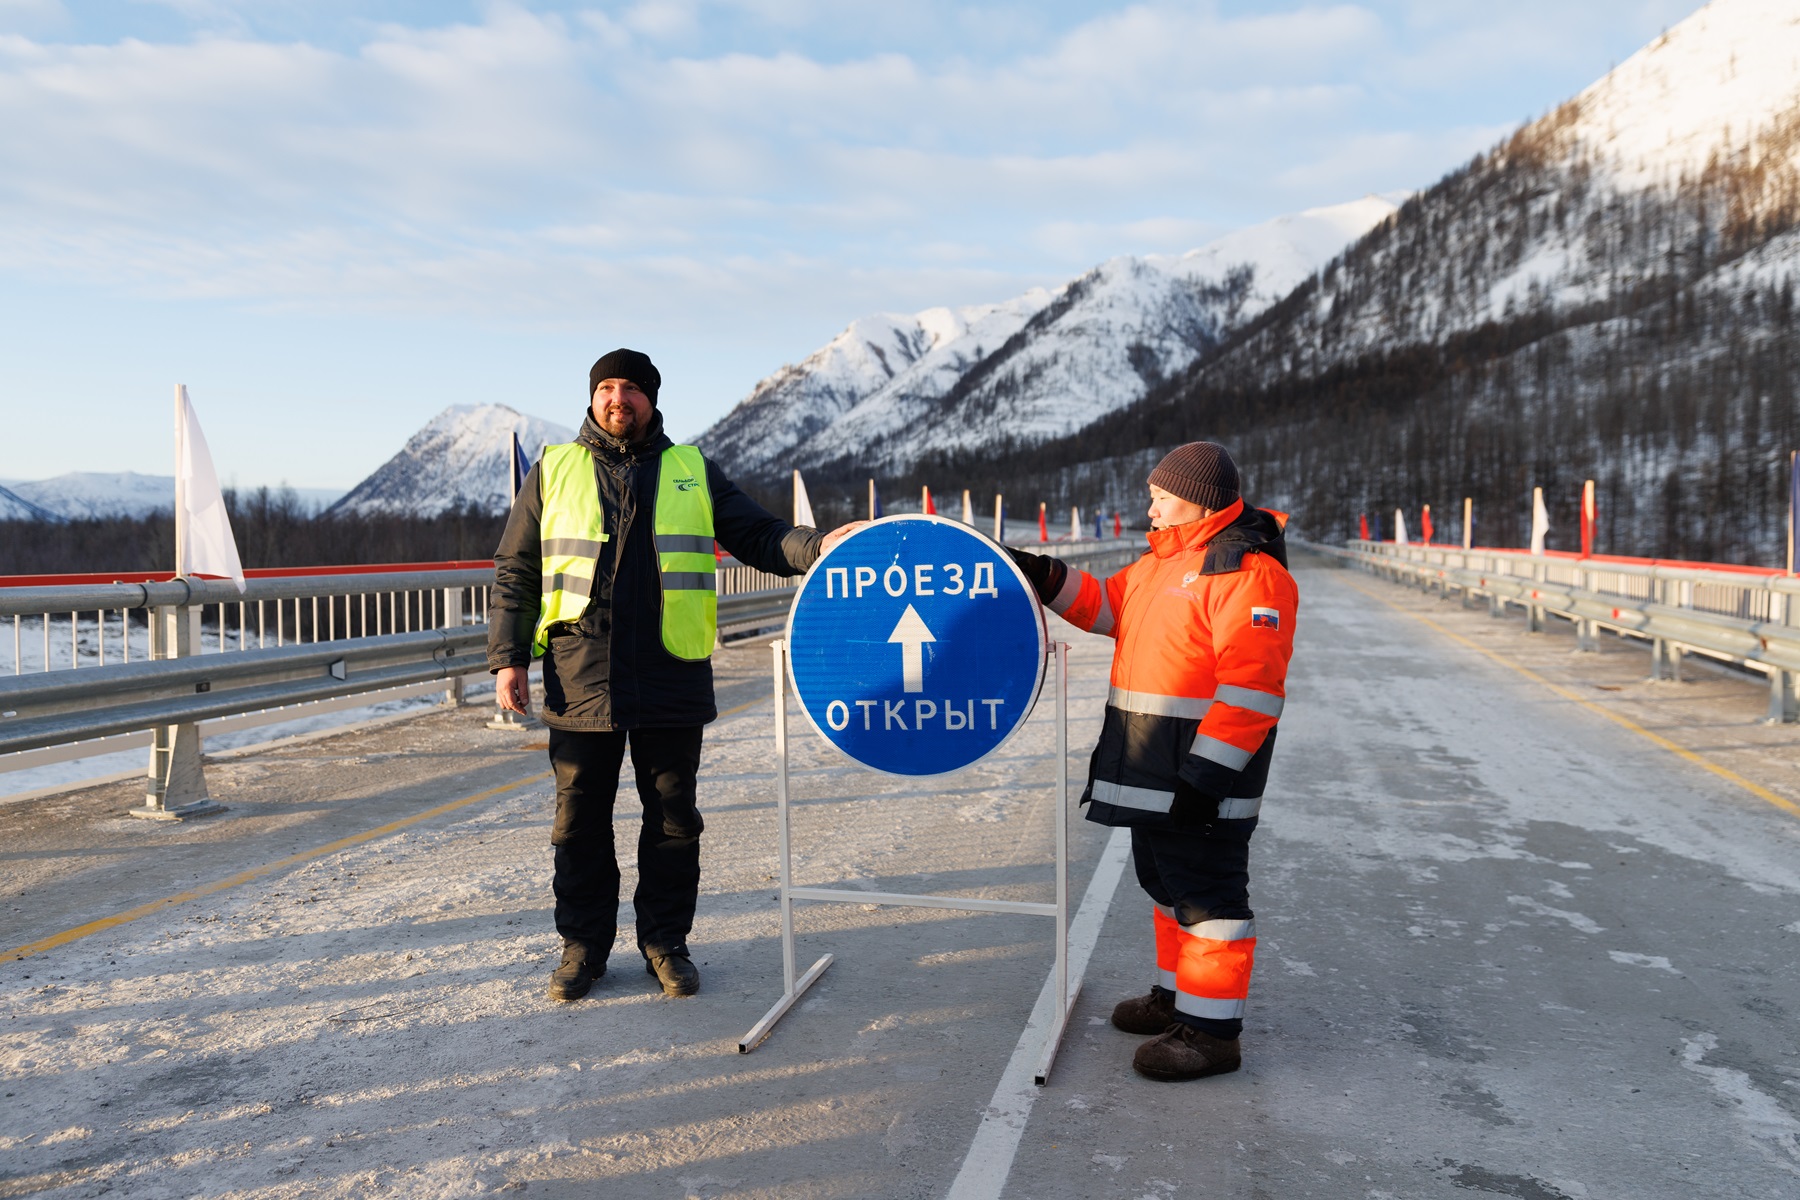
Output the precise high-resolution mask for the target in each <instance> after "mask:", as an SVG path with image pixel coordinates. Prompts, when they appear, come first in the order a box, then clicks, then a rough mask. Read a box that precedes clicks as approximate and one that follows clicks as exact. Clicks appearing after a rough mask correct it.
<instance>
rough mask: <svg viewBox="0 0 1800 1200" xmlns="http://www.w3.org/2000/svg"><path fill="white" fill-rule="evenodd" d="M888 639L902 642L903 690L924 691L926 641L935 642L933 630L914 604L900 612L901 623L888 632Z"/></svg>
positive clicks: (901, 673)
mask: <svg viewBox="0 0 1800 1200" xmlns="http://www.w3.org/2000/svg"><path fill="white" fill-rule="evenodd" d="M888 641H889V642H890V643H892V642H899V643H900V678H901V688H900V690H901V691H903V692H922V691H924V690H925V649H924V647H925V643H926V642H935V641H937V639H936V638H935V637H933V636H931V630H929V629H927V628H925V622H924V620H923V619H922V618H921V617H920V616H919V613H918V610H917V609H915V608H914V607H913V606H912V605H910V604H909V605H907V606H906V611H905V612H903V613H901V614H900V622H899V624H897V625H895V626H894V632H892V633H890V634H888Z"/></svg>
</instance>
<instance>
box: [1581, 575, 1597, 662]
mask: <svg viewBox="0 0 1800 1200" xmlns="http://www.w3.org/2000/svg"><path fill="white" fill-rule="evenodd" d="M1575 587H1576V590H1577V591H1582V592H1591V591H1593V590H1594V578H1593V574H1592V572H1590V571H1589V570H1588V569H1587V568H1586V567H1577V568H1575ZM1575 649H1577V650H1585V651H1589V652H1592V651H1596V650H1598V649H1600V626H1599V624H1598V623H1596V622H1595V620H1594V619H1593V618H1592V617H1578V618H1576V621H1575Z"/></svg>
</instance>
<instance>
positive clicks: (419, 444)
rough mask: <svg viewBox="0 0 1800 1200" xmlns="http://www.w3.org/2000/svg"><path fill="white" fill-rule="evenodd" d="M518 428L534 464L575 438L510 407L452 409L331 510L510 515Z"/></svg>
mask: <svg viewBox="0 0 1800 1200" xmlns="http://www.w3.org/2000/svg"><path fill="white" fill-rule="evenodd" d="M515 430H516V431H517V432H518V434H519V442H520V444H521V445H522V446H523V447H524V449H525V453H526V455H527V457H529V458H532V459H533V460H535V459H536V458H537V456H538V455H539V453H540V452H541V451H542V450H543V448H544V446H545V445H547V444H549V443H552V442H568V441H573V440H574V438H575V434H574V431H573V430H570V429H567V428H565V427H564V426H561V425H558V424H556V423H554V422H552V421H546V420H543V419H542V418H539V417H531V416H526V415H525V414H523V413H521V412H518V411H516V410H515V409H511V408H508V407H507V406H506V405H504V404H479V405H475V404H457V405H452V406H451V407H449V408H446V409H445V410H444V411H443V412H441V413H439V414H438V415H437V416H435V417H433V418H432V419H431V420H430V421H429V422H427V423H426V424H425V426H424V427H423V428H422V429H420V430H419V431H418V432H417V433H415V434H413V435H412V437H411V438H409V439H408V440H407V443H406V446H405V447H404V448H403V449H402V450H401V451H400V453H398V454H396V455H394V457H392V458H390V459H388V461H387V462H385V463H383V464H382V465H381V466H380V467H379V468H377V469H376V471H375V472H374V474H372V475H370V476H369V477H368V478H367V479H365V480H363V481H362V482H361V483H359V484H357V485H356V486H355V487H354V488H352V489H351V490H350V491H349V493H348V494H346V495H345V496H344V498H343V499H341V500H339V501H338V502H337V503H336V504H334V505H332V506H331V508H330V509H329V510H327V511H329V512H333V513H352V514H356V515H359V516H369V515H374V514H378V513H404V514H410V515H414V516H425V517H429V516H436V515H437V514H438V513H441V512H445V511H447V510H450V509H457V508H463V507H466V506H471V505H472V506H474V507H475V508H477V509H480V510H481V511H483V512H488V513H504V512H505V511H506V510H507V509H508V508H509V507H510V506H511V504H512V485H511V479H512V475H511V467H510V465H509V462H508V460H509V457H510V456H511V454H512V436H511V435H512V433H513V432H514V431H515Z"/></svg>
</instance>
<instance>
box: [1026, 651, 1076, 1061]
mask: <svg viewBox="0 0 1800 1200" xmlns="http://www.w3.org/2000/svg"><path fill="white" fill-rule="evenodd" d="M1051 653H1052V654H1053V655H1054V656H1055V658H1056V807H1055V810H1054V812H1055V822H1056V1013H1055V1015H1054V1016H1053V1017H1052V1018H1051V1020H1050V1027H1049V1028H1048V1029H1046V1030H1045V1031H1044V1049H1043V1051H1042V1052H1041V1053H1040V1054H1039V1055H1038V1064H1037V1070H1036V1071H1034V1072H1032V1081H1033V1082H1034V1083H1036V1084H1037V1085H1038V1086H1039V1087H1044V1086H1046V1085H1047V1084H1048V1083H1049V1082H1050V1068H1051V1067H1052V1066H1053V1065H1054V1064H1055V1062H1056V1052H1057V1051H1058V1050H1059V1049H1061V1048H1062V1039H1063V1032H1064V1030H1066V1029H1067V1028H1068V1025H1069V1016H1070V1014H1071V1013H1073V1012H1074V1010H1075V1000H1076V997H1077V996H1079V995H1080V993H1081V981H1080V980H1076V981H1075V985H1074V987H1073V989H1071V988H1070V986H1069V643H1067V642H1053V643H1052V644H1051Z"/></svg>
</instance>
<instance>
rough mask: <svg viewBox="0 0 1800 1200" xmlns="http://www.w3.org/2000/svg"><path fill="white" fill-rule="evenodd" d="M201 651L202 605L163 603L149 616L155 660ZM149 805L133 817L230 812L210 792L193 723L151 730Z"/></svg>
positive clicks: (146, 791)
mask: <svg viewBox="0 0 1800 1200" xmlns="http://www.w3.org/2000/svg"><path fill="white" fill-rule="evenodd" d="M199 647H200V609H199V606H197V605H189V604H181V605H162V606H159V607H157V608H155V609H152V610H151V612H150V657H151V658H186V657H188V656H189V655H192V654H195V653H197V652H198V650H199ZM146 785H147V786H146V787H145V789H144V806H143V807H142V808H134V809H130V810H129V811H130V813H131V815H132V816H134V817H144V818H146V819H148V820H152V821H180V820H184V819H186V818H188V817H203V816H209V815H211V814H213V813H221V812H224V811H225V806H224V805H222V804H215V803H214V802H213V800H212V799H211V797H210V796H208V795H207V791H206V768H205V767H204V765H202V763H201V761H200V727H199V726H198V725H196V724H193V723H191V722H190V723H187V724H183V725H160V726H158V727H157V728H155V729H153V730H151V732H150V767H149V771H148V777H147V780H146Z"/></svg>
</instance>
